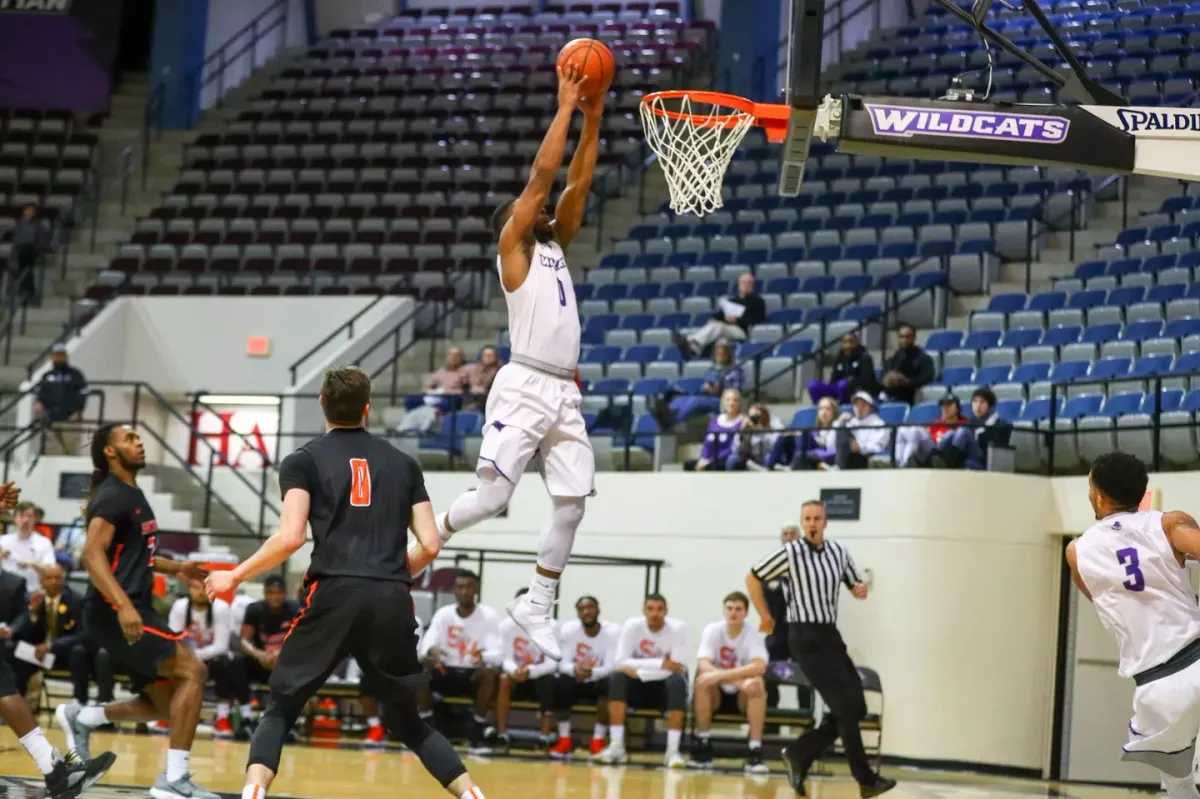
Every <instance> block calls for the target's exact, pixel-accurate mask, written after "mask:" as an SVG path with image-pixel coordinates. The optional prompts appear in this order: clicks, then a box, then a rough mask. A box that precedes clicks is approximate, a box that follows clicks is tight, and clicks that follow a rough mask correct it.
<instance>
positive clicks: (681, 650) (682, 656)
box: [670, 622, 688, 663]
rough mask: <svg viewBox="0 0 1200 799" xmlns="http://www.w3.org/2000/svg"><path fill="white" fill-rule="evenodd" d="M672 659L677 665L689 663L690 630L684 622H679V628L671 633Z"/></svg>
mask: <svg viewBox="0 0 1200 799" xmlns="http://www.w3.org/2000/svg"><path fill="white" fill-rule="evenodd" d="M670 657H671V660H674V661H675V662H676V663H687V662H688V629H687V625H686V624H684V623H683V622H679V624H678V626H677V627H676V628H675V629H674V630H672V631H671V652H670Z"/></svg>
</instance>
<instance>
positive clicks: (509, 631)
mask: <svg viewBox="0 0 1200 799" xmlns="http://www.w3.org/2000/svg"><path fill="white" fill-rule="evenodd" d="M500 649H501V651H502V652H503V653H504V660H503V662H502V663H501V668H502V669H503V670H504V673H505V674H512V673H513V672H514V671H516V670H517V667H518V666H528V667H529V678H530V679H533V680H536V679H537V678H538V677H545V676H546V675H547V674H553V673H554V667H555V666H556V665H558V664H556V663H555V662H554V661H553V660H550V659H549V658H547V657H546V656H545V655H544V654H542V650H540V649H538V648H537V645H536V644H534V643H533V642H532V641H530V640H529V636H528V635H526V634H525V632H524V631H523V630H522V629H521V628H520V627H518V626H517V624H516V622H514V621H513V620H512V619H505V620H504V621H502V622H500Z"/></svg>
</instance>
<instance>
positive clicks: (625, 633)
mask: <svg viewBox="0 0 1200 799" xmlns="http://www.w3.org/2000/svg"><path fill="white" fill-rule="evenodd" d="M632 652H633V625H632V624H630V623H629V622H625V623H624V624H622V625H621V632H620V633H618V634H617V648H616V650H615V651H614V653H613V666H614V667H616V666H624V665H626V664H632V663H633V662H634V659H633V658H632V657H630V655H631V653H632Z"/></svg>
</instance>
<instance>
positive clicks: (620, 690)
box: [608, 671, 629, 702]
mask: <svg viewBox="0 0 1200 799" xmlns="http://www.w3.org/2000/svg"><path fill="white" fill-rule="evenodd" d="M628 695H629V675H627V674H624V673H622V672H619V671H614V672H613V673H612V674H610V675H608V701H610V702H624V701H626V699H625V697H626V696H628Z"/></svg>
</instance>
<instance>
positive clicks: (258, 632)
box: [238, 599, 300, 702]
mask: <svg viewBox="0 0 1200 799" xmlns="http://www.w3.org/2000/svg"><path fill="white" fill-rule="evenodd" d="M299 612H300V603H299V602H297V601H296V600H294V599H286V600H284V602H283V605H282V606H281V607H280V608H279V612H278V613H272V612H271V608H269V607H268V606H267V603H266V602H265V601H263V600H259V601H258V602H255V603H254V604H253V605H251V606H250V607H248V608H246V617H245V618H244V619H243V620H242V629H243V630H244V629H245V628H246V627H249V628H250V629H251V633H250V643H252V644H254V646H255V647H256V648H258V649H261V650H263V651H264V652H275V653H278V652H279V650H280V649H282V648H283V641H284V639H285V638H287V634H288V630H290V629H291V628H292V620H293V619H295V618H296V614H298V613H299ZM238 632H239V634H240V633H241V631H240V630H239V631H238ZM241 667H242V671H243V674H242V675H241V677H240V681H241V682H242V683H244V684H243V685H241V686H239V688H238V690H239V696H238V699H239V701H242V702H248V701H250V684H251V683H259V684H263V685H265V684H266V683H267V682H268V681H269V680H270V679H271V671H270V670H269V669H266V668H263V665H262V664H261V663H259V662H258V661H257V660H255V659H254V658H252V657H249V656H246V657H244V658H243V659H242V664H241ZM243 697H244V698H243Z"/></svg>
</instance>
